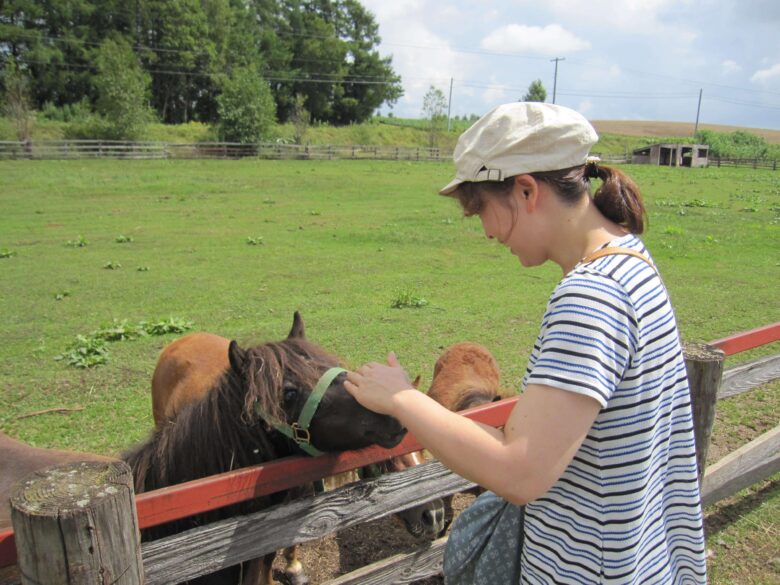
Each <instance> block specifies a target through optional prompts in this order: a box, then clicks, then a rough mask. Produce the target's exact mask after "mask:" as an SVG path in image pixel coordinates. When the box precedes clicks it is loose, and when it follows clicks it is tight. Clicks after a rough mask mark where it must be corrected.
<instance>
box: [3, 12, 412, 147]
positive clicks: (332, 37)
mask: <svg viewBox="0 0 780 585" xmlns="http://www.w3.org/2000/svg"><path fill="white" fill-rule="evenodd" d="M380 40H381V39H380V37H379V34H378V25H377V23H376V21H375V19H374V17H373V15H372V14H371V13H370V12H368V11H367V10H366V9H365V8H364V7H363V6H362V5H361V4H360V3H359V2H358V1H357V0H45V1H44V0H0V67H2V71H3V73H2V84H3V91H4V95H5V96H6V98H7V96H8V95H10V94H13V93H14V91H16V90H17V89H18V88H20V87H21V88H23V90H24V96H26V98H27V99H28V100H29V102H30V105H31V107H32V108H33V109H36V110H40V109H45V108H52V107H55V108H65V107H68V106H71V107H72V106H73V105H74V104H81V106H80V107H82V108H83V105H84V104H85V102H86V104H87V105H88V106H89V107H90V108H92V109H93V110H94V111H97V112H99V113H101V114H103V116H104V117H105V118H106V120H112V123H113V120H114V119H115V118H116V117H117V116H120V117H122V118H124V119H125V126H124V127H122V128H114V131H115V134H117V135H120V134H121V135H123V137H127V138H131V137H133V134H135V133H136V131H135V130H134V128H133V125H139V124H140V125H142V124H144V123H145V122H146V121H148V120H149V119H153V118H156V119H157V120H159V121H161V122H164V123H169V124H179V123H186V122H189V121H200V122H204V123H209V124H219V125H220V127H221V128H222V132H221V133H222V135H223V136H222V137H223V138H225V139H242V136H244V135H245V134H247V133H248V134H250V135H251V134H254V136H249V137H248V140H247V141H249V139H251V138H254V139H257V138H258V132H259V133H260V134H262V130H263V126H264V125H266V124H271V123H273V122H277V121H278V122H287V121H291V122H295V121H300V120H301V119H302V118H303V119H306V120H311V121H316V122H323V123H328V124H333V125H343V124H349V123H360V122H363V121H365V120H367V119H369V118H370V117H371V116H372V114H373V112H374V111H375V110H376V109H377V108H379V106H381V105H382V104H393V103H395V102H396V101H397V100H398V98H400V97H401V95H402V94H403V90H402V87H401V78H400V77H399V76H398V75H397V74H396V73H395V72H394V71H393V68H392V62H391V58H390V57H381V56H380V55H379V53H378V50H377V47H378V45H379V42H380ZM7 99H8V98H7ZM7 107H8V104H7Z"/></svg>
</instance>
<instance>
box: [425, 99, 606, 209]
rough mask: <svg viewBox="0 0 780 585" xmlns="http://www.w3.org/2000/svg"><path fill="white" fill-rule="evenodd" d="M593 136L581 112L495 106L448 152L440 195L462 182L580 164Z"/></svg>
mask: <svg viewBox="0 0 780 585" xmlns="http://www.w3.org/2000/svg"><path fill="white" fill-rule="evenodd" d="M598 139H599V137H598V134H596V131H595V130H594V129H593V126H591V125H590V123H589V122H588V121H587V120H586V119H585V117H584V116H582V114H580V113H579V112H575V111H574V110H570V109H569V108H564V107H563V106H556V105H554V104H545V103H542V102H513V103H510V104H504V105H501V106H498V107H497V108H495V109H493V110H491V111H490V112H488V113H487V114H485V115H484V116H482V117H481V118H480V119H479V120H477V121H476V122H475V123H474V125H472V126H471V128H469V129H468V130H466V131H465V132H464V133H463V134H462V135H461V136H460V138H459V139H458V144H457V146H456V147H455V153H454V154H453V160H454V161H455V169H456V172H455V178H454V179H453V180H452V181H451V182H450V183H449V184H448V185H447V186H446V187H444V188H443V189H442V190H441V191H439V193H441V194H442V195H449V194H451V193H452V192H454V191H455V190H456V189H457V188H458V187H459V186H460V185H461V183H464V182H466V181H474V182H480V181H503V180H504V179H507V178H509V177H513V176H515V175H522V174H525V173H533V172H540V171H557V170H560V169H567V168H569V167H574V166H577V165H582V164H585V162H586V160H587V158H588V152H590V148H591V147H592V146H593V145H594V144H596V142H597V141H598Z"/></svg>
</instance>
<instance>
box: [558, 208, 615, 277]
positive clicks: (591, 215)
mask: <svg viewBox="0 0 780 585" xmlns="http://www.w3.org/2000/svg"><path fill="white" fill-rule="evenodd" d="M570 210H571V213H570V214H565V215H563V216H562V217H561V220H562V222H561V223H562V225H560V226H559V227H560V232H559V233H560V234H561V236H560V238H559V239H558V245H557V246H556V250H554V252H553V254H552V255H551V256H550V259H551V260H553V261H554V262H555V263H556V264H558V265H559V266H560V267H561V270H562V271H563V274H564V275H566V274H568V273H569V272H571V271H572V270H573V269H574V267H575V266H576V265H577V264H579V263H580V262H581V261H582V259H583V258H585V257H586V256H587V255H588V254H590V253H591V252H593V251H594V250H596V249H598V248H600V247H601V246H603V245H604V244H606V243H608V242H611V241H612V240H614V239H616V238H622V237H623V236H625V235H626V234H627V233H628V232H627V231H626V230H625V229H624V228H622V227H621V226H619V225H618V224H616V223H615V222H613V221H610V220H609V219H607V218H606V217H604V216H603V215H602V214H601V212H600V211H599V210H598V209H597V208H596V206H595V205H594V204H593V200H592V199H590V198H588V201H587V202H585V203H584V204H583V205H582V206H577V207H575V208H570Z"/></svg>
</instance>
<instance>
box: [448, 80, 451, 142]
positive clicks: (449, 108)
mask: <svg viewBox="0 0 780 585" xmlns="http://www.w3.org/2000/svg"><path fill="white" fill-rule="evenodd" d="M451 109H452V77H450V99H449V100H448V101H447V132H449V131H450V130H451V129H452V128H451V126H450V110H451Z"/></svg>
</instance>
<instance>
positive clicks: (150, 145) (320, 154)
mask: <svg viewBox="0 0 780 585" xmlns="http://www.w3.org/2000/svg"><path fill="white" fill-rule="evenodd" d="M594 154H598V153H594ZM598 155H599V156H600V158H601V160H602V161H603V162H604V163H607V164H626V163H630V162H631V155H628V154H626V155H622V154H617V155H614V154H598ZM85 158H113V159H124V160H147V159H240V158H261V159H274V160H361V159H362V160H404V161H433V162H441V161H445V162H448V161H451V160H452V153H451V152H449V151H442V150H440V149H438V148H426V147H401V146H371V145H361V144H354V145H336V144H306V145H300V144H283V143H276V142H261V143H257V144H240V143H238V142H197V143H192V144H177V143H173V142H129V141H121V140H40V141H35V142H14V141H0V160H2V159H34V160H62V159H85ZM709 166H711V167H751V168H754V169H772V170H775V171H776V170H777V159H760V158H725V157H710V160H709Z"/></svg>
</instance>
